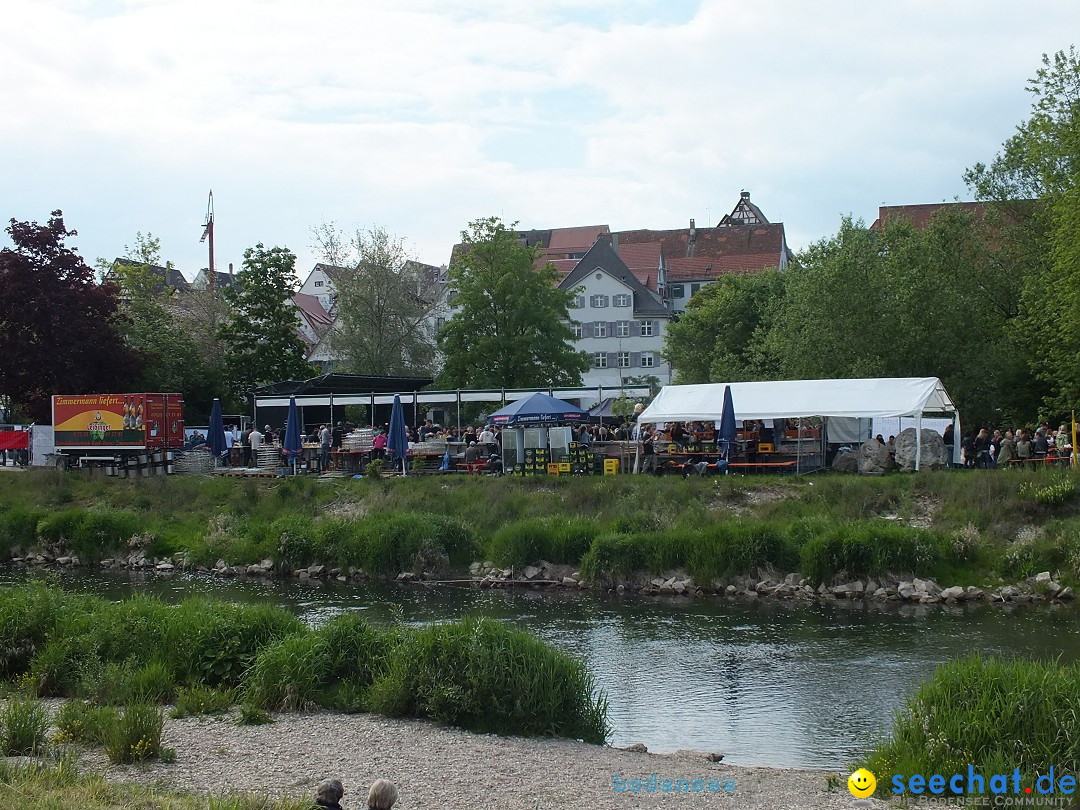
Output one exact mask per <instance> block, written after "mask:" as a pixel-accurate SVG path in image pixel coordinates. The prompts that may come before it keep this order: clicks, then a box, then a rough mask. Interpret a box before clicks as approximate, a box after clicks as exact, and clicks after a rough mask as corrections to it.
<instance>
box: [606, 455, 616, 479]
mask: <svg viewBox="0 0 1080 810" xmlns="http://www.w3.org/2000/svg"><path fill="white" fill-rule="evenodd" d="M618 474H619V460H618V459H617V458H605V459H604V475H618Z"/></svg>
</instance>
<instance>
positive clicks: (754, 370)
mask: <svg viewBox="0 0 1080 810" xmlns="http://www.w3.org/2000/svg"><path fill="white" fill-rule="evenodd" d="M783 296H784V281H783V277H782V275H781V273H780V271H779V270H766V271H763V272H761V273H751V274H746V275H737V276H734V275H732V276H721V277H720V278H718V279H717V280H716V281H715V282H713V283H712V284H709V285H708V286H706V287H705V288H703V289H702V290H701V291H700V292H698V293H697V294H696V295H695V296H694V297H693V298H691V299H690V303H689V304H688V305H687V308H686V311H685V312H684V313H683V314H682V315H680V316H679V319H678V321H676V322H675V323H672V324H671V325H669V326H668V328H667V331H666V333H665V335H664V356H665V357H666V358H667V359H668V360H669V361H670V362H671V364H672V366H673V367H674V369H675V374H676V382H678V383H680V384H686V383H705V382H738V381H742V380H763V379H775V375H776V363H775V362H772V361H771V360H770V359H769V358H768V356H767V352H765V350H764V341H765V337H766V335H767V334H768V330H769V326H770V325H771V323H772V319H773V317H774V316H775V314H776V311H777V310H778V309H779V306H780V304H781V302H782V300H783Z"/></svg>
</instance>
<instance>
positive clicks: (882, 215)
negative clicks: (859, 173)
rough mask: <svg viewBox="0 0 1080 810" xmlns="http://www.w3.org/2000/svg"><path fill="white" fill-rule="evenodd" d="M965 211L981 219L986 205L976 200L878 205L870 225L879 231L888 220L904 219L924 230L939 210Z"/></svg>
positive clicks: (872, 228) (871, 228) (873, 229)
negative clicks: (876, 212) (874, 217)
mask: <svg viewBox="0 0 1080 810" xmlns="http://www.w3.org/2000/svg"><path fill="white" fill-rule="evenodd" d="M944 210H952V211H965V212H968V213H970V214H972V215H974V216H975V217H976V218H978V219H982V218H983V216H984V215H985V214H986V206H985V205H983V204H982V203H977V202H951V203H946V202H942V203H922V204H920V205H881V206H878V218H877V219H876V220H875V221H874V224H873V225H871V226H870V230H872V231H880V230H881V229H882V228H884V227H885V223H886V222H889V221H890V220H897V219H906V220H907V221H908V222H910V223H911V224H912V225H914V226H915V227H916V228H917V229H918V230H920V231H922V230H926V228H928V227H929V226H930V220H931V219H932V218H933V216H934V214H936V213H938V212H939V211H944Z"/></svg>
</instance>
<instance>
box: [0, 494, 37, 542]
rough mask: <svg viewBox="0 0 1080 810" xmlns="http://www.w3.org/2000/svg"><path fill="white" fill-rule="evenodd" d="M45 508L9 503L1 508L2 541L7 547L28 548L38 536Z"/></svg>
mask: <svg viewBox="0 0 1080 810" xmlns="http://www.w3.org/2000/svg"><path fill="white" fill-rule="evenodd" d="M45 514H46V512H45V510H43V509H35V508H33V507H27V506H22V505H9V506H8V507H7V508H5V509H2V510H0V543H4V544H6V545H5V546H4V547H5V548H7V549H28V548H29V547H30V546H32V545H33V544H34V540H35V539H36V537H37V526H38V522H39V521H40V520H41V519H42V518H43V517H45Z"/></svg>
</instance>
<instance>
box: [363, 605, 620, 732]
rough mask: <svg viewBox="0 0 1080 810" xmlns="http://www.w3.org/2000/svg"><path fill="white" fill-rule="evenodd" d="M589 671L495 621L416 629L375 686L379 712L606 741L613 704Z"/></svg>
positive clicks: (374, 701)
mask: <svg viewBox="0 0 1080 810" xmlns="http://www.w3.org/2000/svg"><path fill="white" fill-rule="evenodd" d="M594 686H595V684H594V682H593V679H592V676H591V675H590V674H589V672H588V671H587V670H586V669H585V666H584V665H583V664H582V663H581V662H580V661H578V660H576V659H574V658H571V657H570V656H569V655H567V654H565V653H563V652H560V651H558V650H555V649H553V648H552V647H549V646H548V645H546V644H544V643H543V642H542V641H540V640H538V639H536V638H534V637H532V636H530V635H528V634H527V633H524V632H522V631H520V630H515V629H512V628H509V627H507V626H505V625H504V624H501V623H500V622H496V621H493V620H491V619H467V620H465V621H462V622H457V623H453V624H440V625H432V626H429V627H425V628H421V629H418V630H414V631H411V632H410V633H409V635H408V636H407V637H406V639H405V640H404V641H403V643H402V644H401V646H399V647H398V648H397V649H396V650H395V653H394V655H393V657H392V659H391V660H390V663H389V667H388V669H387V671H386V673H385V674H384V675H383V676H381V677H380V678H379V679H378V680H376V682H375V683H374V684H373V686H372V689H371V703H372V707H373V708H374V709H375V710H376V711H379V712H382V713H384V714H389V715H391V716H411V717H424V718H429V719H432V720H436V721H438V722H440V723H450V724H453V725H458V726H461V727H463V728H467V729H472V730H475V731H494V732H496V733H513V734H525V735H545V734H550V735H554V736H561V737H571V738H576V739H582V740H585V741H586V742H594V743H602V742H603V741H604V740H605V738H606V736H607V733H608V730H609V728H608V724H607V701H606V699H605V698H604V697H603V696H601V697H599V698H595V699H594V698H593V693H594Z"/></svg>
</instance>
